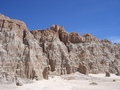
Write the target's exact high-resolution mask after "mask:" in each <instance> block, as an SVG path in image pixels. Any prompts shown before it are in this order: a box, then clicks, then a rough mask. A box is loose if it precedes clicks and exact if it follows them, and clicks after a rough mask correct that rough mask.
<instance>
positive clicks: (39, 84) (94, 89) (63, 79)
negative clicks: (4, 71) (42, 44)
mask: <svg viewBox="0 0 120 90" xmlns="http://www.w3.org/2000/svg"><path fill="white" fill-rule="evenodd" d="M113 80H115V81H113ZM90 83H96V84H97V85H90ZM0 90H120V76H116V75H114V74H111V77H105V74H89V75H83V74H80V73H75V74H70V75H63V76H55V77H54V78H49V80H41V81H34V83H31V84H24V85H23V86H16V85H15V84H11V85H0Z"/></svg>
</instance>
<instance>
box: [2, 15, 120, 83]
mask: <svg viewBox="0 0 120 90" xmlns="http://www.w3.org/2000/svg"><path fill="white" fill-rule="evenodd" d="M76 71H79V72H81V73H84V74H88V73H104V72H106V71H107V72H110V73H114V74H117V75H120V44H112V43H111V42H110V41H108V40H99V39H97V38H95V37H94V36H92V35H90V34H85V35H82V36H80V35H79V34H77V33H68V32H66V31H65V29H64V27H60V26H58V25H53V26H51V27H50V28H48V29H46V30H34V31H31V32H30V31H29V30H28V29H27V27H26V25H25V24H24V23H23V22H22V21H18V20H13V19H10V18H8V17H6V16H4V15H0V80H2V79H5V80H6V81H11V82H13V81H15V79H16V77H20V78H28V79H35V78H36V79H42V78H45V79H48V76H49V75H62V74H70V73H74V72H76Z"/></svg>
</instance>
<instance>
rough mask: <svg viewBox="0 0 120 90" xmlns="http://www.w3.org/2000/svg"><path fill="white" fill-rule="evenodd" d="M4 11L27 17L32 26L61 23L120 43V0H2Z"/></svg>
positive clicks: (68, 27)
mask: <svg viewBox="0 0 120 90" xmlns="http://www.w3.org/2000/svg"><path fill="white" fill-rule="evenodd" d="M0 13H2V14H4V15H6V16H9V17H10V18H14V19H19V20H22V21H24V22H25V23H26V24H27V27H28V29H29V30H34V29H45V28H48V27H50V26H51V25H53V24H58V25H60V26H64V27H65V29H66V31H67V32H77V33H79V34H80V35H81V34H84V33H90V34H92V35H94V36H96V37H97V38H99V39H104V38H106V39H109V40H111V41H112V42H116V43H120V0H1V1H0Z"/></svg>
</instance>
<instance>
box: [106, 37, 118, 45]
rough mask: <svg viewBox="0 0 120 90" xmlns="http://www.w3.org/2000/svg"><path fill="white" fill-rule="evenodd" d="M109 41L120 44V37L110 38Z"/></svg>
mask: <svg viewBox="0 0 120 90" xmlns="http://www.w3.org/2000/svg"><path fill="white" fill-rule="evenodd" d="M107 39H108V40H110V41H111V42H112V43H120V37H116V36H114V37H108V38H107Z"/></svg>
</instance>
